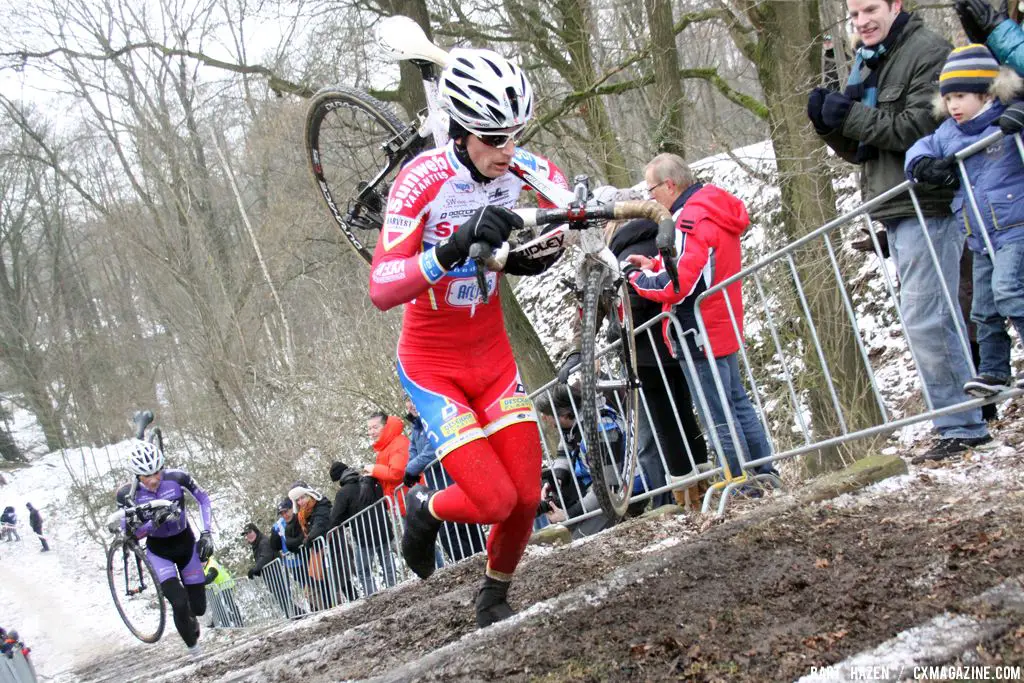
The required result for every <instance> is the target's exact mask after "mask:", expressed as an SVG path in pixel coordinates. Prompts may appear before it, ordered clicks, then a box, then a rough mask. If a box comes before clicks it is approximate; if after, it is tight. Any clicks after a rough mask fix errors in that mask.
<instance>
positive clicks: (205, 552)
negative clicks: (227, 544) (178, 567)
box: [196, 531, 213, 562]
mask: <svg viewBox="0 0 1024 683" xmlns="http://www.w3.org/2000/svg"><path fill="white" fill-rule="evenodd" d="M196 552H197V553H199V561H200V562H206V561H207V560H208V559H210V558H211V557H213V535H212V534H211V533H210V532H209V531H204V532H203V533H201V534H199V542H198V543H196Z"/></svg>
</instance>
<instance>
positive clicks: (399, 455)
mask: <svg viewBox="0 0 1024 683" xmlns="http://www.w3.org/2000/svg"><path fill="white" fill-rule="evenodd" d="M402 426H403V424H402V420H401V419H399V418H398V417H395V416H394V415H389V416H385V415H383V414H381V413H375V414H373V415H371V416H370V419H369V423H368V431H369V433H370V437H371V438H374V437H376V440H375V441H374V442H373V450H374V452H376V453H377V461H376V462H375V463H374V464H373V465H372V467H371V466H368V468H370V471H369V472H368V474H370V475H372V476H373V477H374V478H375V479H376V480H377V481H379V482H380V485H381V488H383V489H384V496H385V497H386V498H388V499H391V498H392V497H393V496H394V494H395V488H396V487H397V486H398V485H399V484H401V483H402V478H403V477H404V476H405V466H406V465H407V464H408V462H409V438H408V437H407V436H406V435H405V434H403V433H402ZM402 498H403V496H399V499H398V511H399V514H401V515H403V516H404V515H405V500H403V499H402Z"/></svg>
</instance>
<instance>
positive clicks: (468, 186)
mask: <svg viewBox="0 0 1024 683" xmlns="http://www.w3.org/2000/svg"><path fill="white" fill-rule="evenodd" d="M452 189H453V190H455V191H456V192H461V193H462V194H466V193H468V192H472V191H473V190H475V189H476V188H475V187H473V183H467V182H465V181H462V180H453V181H452Z"/></svg>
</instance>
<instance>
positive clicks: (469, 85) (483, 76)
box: [438, 48, 533, 134]
mask: <svg viewBox="0 0 1024 683" xmlns="http://www.w3.org/2000/svg"><path fill="white" fill-rule="evenodd" d="M450 56H451V61H450V62H449V63H448V66H447V67H445V70H444V71H443V72H442V73H441V78H440V80H439V81H438V94H439V95H440V97H441V103H442V105H443V106H444V108H445V110H446V111H447V112H448V114H449V116H451V118H452V120H453V121H454V122H455V123H457V124H459V125H460V126H462V127H463V128H465V129H466V130H468V131H469V132H470V133H485V134H486V133H488V132H490V131H496V130H509V129H514V128H519V129H522V128H524V127H525V126H526V123H527V122H528V121H529V120H530V117H532V116H533V88H532V87H530V82H529V81H528V80H526V74H524V73H523V70H522V69H520V68H519V67H518V66H516V65H515V64H513V63H512V62H510V61H508V60H507V59H505V58H504V57H502V56H501V55H499V54H498V53H497V52H492V51H491V50H473V49H468V48H455V49H454V50H452V51H451V53H450Z"/></svg>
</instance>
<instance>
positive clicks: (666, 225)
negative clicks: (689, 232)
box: [657, 218, 679, 292]
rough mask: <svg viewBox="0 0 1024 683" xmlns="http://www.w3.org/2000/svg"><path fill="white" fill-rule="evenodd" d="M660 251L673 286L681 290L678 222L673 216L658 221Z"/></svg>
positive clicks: (676, 289) (662, 261)
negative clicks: (677, 238)
mask: <svg viewBox="0 0 1024 683" xmlns="http://www.w3.org/2000/svg"><path fill="white" fill-rule="evenodd" d="M657 245H658V253H659V254H660V255H661V263H662V265H663V266H665V272H666V273H668V277H669V279H670V280H671V281H672V287H673V288H674V289H675V291H676V292H678V291H679V271H678V270H677V269H676V224H675V221H673V220H672V219H671V218H665V219H663V220H661V221H660V222H659V223H658V238H657Z"/></svg>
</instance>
